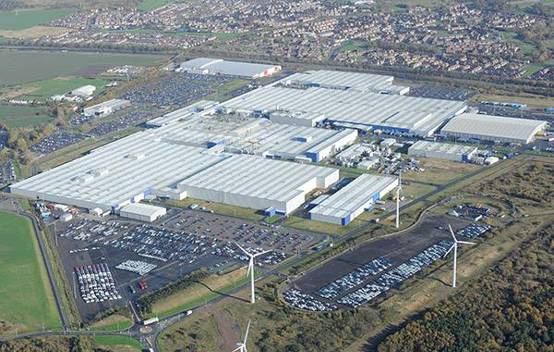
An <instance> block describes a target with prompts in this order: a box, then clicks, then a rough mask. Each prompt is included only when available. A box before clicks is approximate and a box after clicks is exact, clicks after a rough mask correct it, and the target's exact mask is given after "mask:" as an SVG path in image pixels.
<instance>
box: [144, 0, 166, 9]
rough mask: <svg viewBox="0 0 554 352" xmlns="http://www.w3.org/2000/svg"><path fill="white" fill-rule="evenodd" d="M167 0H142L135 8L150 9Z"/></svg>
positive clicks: (161, 4) (163, 3) (159, 5)
mask: <svg viewBox="0 0 554 352" xmlns="http://www.w3.org/2000/svg"><path fill="white" fill-rule="evenodd" d="M168 2H169V0H142V1H141V2H140V3H139V5H138V6H137V8H138V9H139V10H140V11H152V10H154V9H157V8H158V7H161V6H164V5H165V4H167V3H168Z"/></svg>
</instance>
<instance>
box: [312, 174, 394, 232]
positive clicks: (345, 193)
mask: <svg viewBox="0 0 554 352" xmlns="http://www.w3.org/2000/svg"><path fill="white" fill-rule="evenodd" d="M397 186H398V179H397V178H395V177H383V176H375V175H369V174H363V175H361V176H358V177H357V178H356V179H355V180H354V181H352V182H350V183H349V184H348V185H346V186H344V187H343V188H341V189H340V190H339V191H338V192H336V193H334V194H332V195H330V196H327V197H326V196H324V199H320V201H319V202H318V203H319V204H317V205H316V206H315V208H313V209H311V210H310V218H311V219H312V220H318V221H324V222H329V223H332V224H337V225H348V224H349V223H350V222H351V221H352V220H354V219H355V218H356V217H357V216H358V215H360V214H361V213H363V212H364V211H366V210H368V209H370V208H371V207H372V206H373V204H374V203H375V202H376V201H378V200H380V199H381V198H383V197H384V196H385V195H387V194H388V193H389V192H390V191H392V190H393V189H395V188H396V187H397Z"/></svg>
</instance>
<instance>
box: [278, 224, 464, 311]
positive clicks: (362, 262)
mask: <svg viewBox="0 0 554 352" xmlns="http://www.w3.org/2000/svg"><path fill="white" fill-rule="evenodd" d="M469 223H470V222H469V221H467V220H464V219H461V218H455V217H450V216H446V215H433V216H429V217H426V218H425V219H423V220H422V221H421V223H420V224H419V225H417V226H416V227H414V228H412V229H410V230H409V231H406V232H403V233H400V234H397V235H393V236H390V237H387V238H381V239H377V240H374V241H371V242H369V243H368V244H366V245H363V246H361V247H359V248H357V249H354V250H352V251H349V252H348V253H345V254H343V255H341V256H339V257H337V258H334V259H333V260H331V261H329V262H327V263H326V264H324V265H323V266H321V267H319V268H316V269H315V270H313V271H311V272H309V273H307V274H305V275H304V276H302V277H300V278H299V279H298V280H296V281H295V282H293V283H292V285H290V287H289V290H288V291H286V292H285V293H284V294H283V297H284V299H285V300H286V301H287V302H288V303H289V304H291V305H292V306H294V307H297V308H301V309H308V310H329V309H336V308H355V307H358V306H360V305H362V304H365V303H368V302H371V303H373V302H374V301H373V300H374V299H375V298H376V297H378V296H380V297H384V296H385V295H384V293H386V292H388V291H389V290H390V289H391V288H394V287H397V286H399V285H400V284H401V283H402V282H403V281H405V280H406V279H408V278H410V277H412V276H413V275H415V274H416V273H418V272H420V271H422V270H423V269H424V268H426V267H428V266H430V265H431V264H433V263H434V262H435V261H437V260H439V259H441V258H442V257H443V255H444V254H445V253H446V251H447V250H448V248H449V247H450V246H451V245H452V238H451V236H450V233H449V232H448V230H447V227H446V225H447V224H451V225H452V227H453V228H454V229H460V228H463V227H465V226H467V225H468V224H469Z"/></svg>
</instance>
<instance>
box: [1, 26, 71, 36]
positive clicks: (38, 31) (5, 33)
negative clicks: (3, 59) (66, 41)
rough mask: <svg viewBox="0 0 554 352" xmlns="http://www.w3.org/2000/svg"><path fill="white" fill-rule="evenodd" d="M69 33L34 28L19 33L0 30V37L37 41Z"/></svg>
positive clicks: (44, 27)
mask: <svg viewBox="0 0 554 352" xmlns="http://www.w3.org/2000/svg"><path fill="white" fill-rule="evenodd" d="M69 31H70V30H69V29H67V28H60V27H48V26H34V27H31V28H26V29H22V30H19V31H10V30H0V36H2V37H5V38H12V39H37V38H40V37H42V36H45V35H49V36H57V35H62V34H65V33H67V32H69Z"/></svg>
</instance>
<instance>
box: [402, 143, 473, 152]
mask: <svg viewBox="0 0 554 352" xmlns="http://www.w3.org/2000/svg"><path fill="white" fill-rule="evenodd" d="M476 150H477V147H474V146H469V145H462V144H452V143H437V142H430V141H417V142H415V143H414V144H412V145H411V146H410V148H409V151H410V153H411V152H413V151H419V152H440V153H447V154H455V155H464V154H471V153H473V152H475V151H476Z"/></svg>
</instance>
